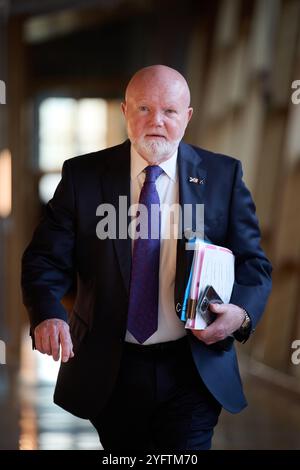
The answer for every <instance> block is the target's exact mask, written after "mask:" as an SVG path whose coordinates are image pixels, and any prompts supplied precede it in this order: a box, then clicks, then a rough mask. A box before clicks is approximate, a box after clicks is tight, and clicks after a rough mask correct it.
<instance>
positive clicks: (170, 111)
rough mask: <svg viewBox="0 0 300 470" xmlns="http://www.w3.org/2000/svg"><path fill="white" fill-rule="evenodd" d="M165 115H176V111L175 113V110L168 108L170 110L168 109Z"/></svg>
mask: <svg viewBox="0 0 300 470" xmlns="http://www.w3.org/2000/svg"><path fill="white" fill-rule="evenodd" d="M165 113H166V114H169V115H172V114H176V111H175V109H172V108H168V109H166V111H165Z"/></svg>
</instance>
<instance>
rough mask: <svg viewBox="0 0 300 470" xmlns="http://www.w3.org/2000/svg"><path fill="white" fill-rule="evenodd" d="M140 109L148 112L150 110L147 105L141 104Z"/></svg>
mask: <svg viewBox="0 0 300 470" xmlns="http://www.w3.org/2000/svg"><path fill="white" fill-rule="evenodd" d="M139 111H142V113H143V112H146V111H149V108H148V107H147V106H139Z"/></svg>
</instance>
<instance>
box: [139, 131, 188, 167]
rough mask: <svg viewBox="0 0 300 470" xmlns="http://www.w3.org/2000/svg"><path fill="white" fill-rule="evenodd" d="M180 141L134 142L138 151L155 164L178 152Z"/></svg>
mask: <svg viewBox="0 0 300 470" xmlns="http://www.w3.org/2000/svg"><path fill="white" fill-rule="evenodd" d="M179 142H180V140H176V141H172V142H168V141H167V140H164V139H155V138H154V139H150V138H147V139H144V138H143V137H142V138H141V139H139V140H136V141H135V142H132V144H133V146H134V147H135V149H136V151H137V152H138V153H139V154H140V155H141V156H142V157H143V158H145V159H146V160H148V161H150V162H152V163H154V162H160V161H162V160H164V159H165V158H166V157H167V158H169V157H171V156H172V154H173V153H174V152H175V151H176V149H177V147H178V145H179Z"/></svg>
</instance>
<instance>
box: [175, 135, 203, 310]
mask: <svg viewBox="0 0 300 470" xmlns="http://www.w3.org/2000/svg"><path fill="white" fill-rule="evenodd" d="M177 162H178V175H179V203H180V206H181V210H182V214H183V213H184V206H185V205H186V204H190V205H192V206H193V216H192V220H191V221H189V220H186V219H185V218H184V217H183V223H182V237H181V239H180V238H179V240H178V242H177V258H176V278H175V307H176V312H177V314H178V316H179V317H180V312H181V307H182V300H183V297H184V292H185V288H186V285H187V281H188V276H189V273H190V269H191V264H192V260H193V254H194V252H193V251H192V250H187V249H186V243H187V239H186V237H185V230H187V229H189V230H192V231H193V232H194V233H195V232H198V231H199V229H200V227H196V217H195V205H196V204H204V193H205V184H206V170H205V169H204V168H203V166H202V165H201V163H202V157H201V155H199V153H197V152H196V151H195V150H194V149H193V148H192V147H191V146H189V145H187V144H185V143H184V142H181V144H180V146H179V149H178V159H177ZM189 230H187V232H188V231H189Z"/></svg>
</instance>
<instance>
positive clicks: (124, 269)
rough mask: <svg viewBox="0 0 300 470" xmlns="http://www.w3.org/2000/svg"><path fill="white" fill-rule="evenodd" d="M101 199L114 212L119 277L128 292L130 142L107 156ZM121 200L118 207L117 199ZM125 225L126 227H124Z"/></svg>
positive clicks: (129, 258)
mask: <svg viewBox="0 0 300 470" xmlns="http://www.w3.org/2000/svg"><path fill="white" fill-rule="evenodd" d="M102 188H103V197H104V201H105V202H106V203H109V204H112V205H113V207H114V208H115V210H116V225H117V238H116V239H114V240H113V243H114V246H115V251H116V255H117V258H118V261H119V265H120V271H121V275H122V278H123V281H124V284H125V288H126V290H127V292H129V283H130V271H131V239H130V238H129V236H128V224H129V222H130V219H129V217H128V209H129V205H130V142H129V141H128V140H127V141H126V142H125V143H124V144H122V145H121V146H120V147H119V149H118V151H117V152H116V153H115V154H112V155H110V156H109V159H108V161H107V166H106V171H105V172H104V174H103V176H102ZM120 196H123V198H122V201H123V202H122V205H120V200H119V197H120ZM121 219H122V221H123V232H124V236H125V238H120V237H119V229H120V225H119V224H120V220H121ZM125 224H126V227H125Z"/></svg>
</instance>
